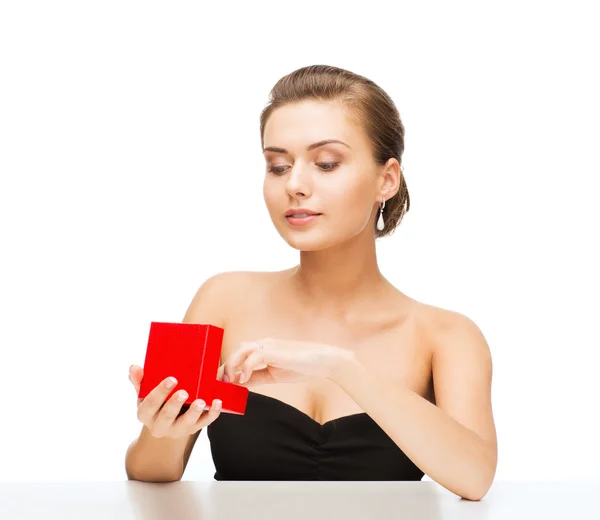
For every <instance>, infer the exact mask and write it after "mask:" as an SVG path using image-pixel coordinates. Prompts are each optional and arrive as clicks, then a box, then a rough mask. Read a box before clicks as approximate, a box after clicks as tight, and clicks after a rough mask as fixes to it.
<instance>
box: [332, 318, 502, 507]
mask: <svg viewBox="0 0 600 520" xmlns="http://www.w3.org/2000/svg"><path fill="white" fill-rule="evenodd" d="M451 314H452V316H453V322H454V325H453V326H451V327H449V328H448V329H447V330H446V331H445V332H443V333H441V334H440V337H439V338H438V339H439V344H438V345H437V346H436V349H435V352H434V354H433V358H432V371H433V383H434V390H435V396H436V405H434V404H432V403H430V402H429V401H427V400H426V399H424V398H423V397H421V396H420V395H418V394H417V393H415V392H413V391H412V390H409V389H406V388H405V389H401V390H399V389H398V386H397V384H396V383H394V382H392V381H391V380H389V379H387V378H385V377H382V376H380V375H378V374H375V373H374V372H372V371H371V370H369V369H367V368H366V367H365V366H364V365H363V364H361V363H360V362H359V361H358V360H357V359H356V357H354V356H352V355H350V356H344V357H343V358H342V359H341V360H340V363H339V365H337V367H336V369H335V371H334V372H333V374H332V375H331V376H330V379H331V380H332V381H334V382H335V383H337V384H338V385H339V386H340V387H341V388H342V389H344V391H345V392H346V393H347V394H348V395H349V396H350V397H351V398H352V399H353V400H354V401H355V402H356V403H357V404H358V405H359V406H360V407H361V408H362V409H363V410H364V411H365V412H367V413H368V414H369V415H370V416H371V417H372V418H373V420H374V421H375V422H377V423H378V424H379V426H380V427H381V428H382V429H383V430H384V431H385V432H386V433H387V434H388V435H389V437H390V438H391V439H392V440H393V441H394V442H395V443H396V444H397V445H398V446H399V447H400V449H401V450H402V451H404V452H405V453H406V455H407V456H408V457H409V458H410V459H411V460H412V461H413V462H414V463H415V464H416V465H417V466H418V467H419V468H420V469H421V470H422V471H423V472H424V473H425V474H426V475H428V476H429V477H430V478H431V479H433V480H435V481H436V482H437V483H439V484H441V485H442V486H444V487H445V488H447V489H449V490H450V491H452V492H453V493H455V494H457V495H459V496H461V497H463V498H466V499H469V500H479V499H481V498H482V497H483V496H484V495H485V494H486V493H487V492H488V490H489V488H490V487H491V485H492V482H493V480H494V475H495V473H496V465H497V458H498V455H497V453H498V451H497V440H496V429H495V425H494V419H493V415H492V407H491V380H492V360H491V355H490V351H489V348H488V345H487V342H486V340H485V338H484V337H483V334H482V333H481V331H480V330H479V328H478V327H477V326H476V325H475V323H473V322H472V321H471V320H470V319H469V318H467V317H466V316H464V315H462V314H459V313H454V312H451Z"/></svg>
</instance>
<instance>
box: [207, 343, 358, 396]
mask: <svg viewBox="0 0 600 520" xmlns="http://www.w3.org/2000/svg"><path fill="white" fill-rule="evenodd" d="M351 356H352V353H351V352H350V351H349V350H346V349H342V348H340V347H337V346H334V345H327V344H324V343H317V342H312V341H293V340H284V339H274V338H264V339H259V340H256V341H249V342H243V343H241V345H240V346H239V347H238V349H237V350H235V351H234V352H233V354H231V356H229V359H227V361H226V362H225V363H224V364H223V365H222V366H221V367H220V368H219V373H218V375H217V378H218V379H222V380H223V381H226V382H227V381H229V382H232V383H237V384H243V385H246V386H252V385H262V384H267V383H296V382H298V381H304V380H306V379H311V378H331V377H332V376H333V374H334V373H335V371H336V369H337V367H338V366H339V364H340V363H341V362H343V361H344V360H347V359H350V358H351ZM238 373H239V380H238V381H236V379H237V375H238Z"/></svg>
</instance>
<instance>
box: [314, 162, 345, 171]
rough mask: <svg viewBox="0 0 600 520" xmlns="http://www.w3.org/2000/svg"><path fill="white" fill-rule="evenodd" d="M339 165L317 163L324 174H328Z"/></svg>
mask: <svg viewBox="0 0 600 520" xmlns="http://www.w3.org/2000/svg"><path fill="white" fill-rule="evenodd" d="M338 164H340V163H317V166H318V167H319V168H321V169H322V170H325V171H326V172H330V171H331V170H333V169H334V168H335V167H336V166H337V165H338Z"/></svg>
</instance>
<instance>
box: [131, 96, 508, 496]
mask: <svg viewBox="0 0 600 520" xmlns="http://www.w3.org/2000/svg"><path fill="white" fill-rule="evenodd" d="M323 139H339V140H341V141H344V142H345V143H347V145H348V146H344V145H342V144H327V145H325V146H319V147H317V148H315V149H313V150H307V149H306V147H307V146H308V145H310V144H311V143H315V142H318V141H321V140H323ZM264 146H265V152H264V156H265V162H266V172H265V178H264V185H263V194H264V199H265V203H266V205H267V208H268V211H269V214H270V216H271V219H272V221H273V224H274V225H275V228H276V229H277V231H278V233H279V234H280V236H281V237H282V238H283V239H284V240H285V241H286V242H287V243H288V244H289V245H290V246H291V247H293V248H294V249H297V250H298V251H300V262H299V264H298V265H296V266H294V267H292V268H290V269H286V270H283V271H278V272H258V273H256V272H231V273H221V274H220V275H217V276H216V277H215V278H214V279H213V280H212V282H213V284H215V285H218V287H219V289H218V290H215V294H221V295H223V294H227V295H229V296H228V297H227V301H222V303H221V304H220V307H219V308H220V309H221V314H220V315H219V319H222V323H223V327H224V329H225V334H224V337H223V346H222V352H221V356H222V359H221V362H222V363H223V364H222V366H221V368H220V369H219V377H220V378H223V379H224V380H226V381H227V380H228V381H231V382H235V383H237V384H244V385H246V386H249V387H251V391H253V392H257V393H262V394H265V395H269V396H271V397H273V398H276V399H279V400H281V401H283V402H286V403H287V404H289V405H291V406H294V407H296V408H297V409H299V410H301V411H302V412H304V413H306V414H307V415H309V416H310V417H312V418H313V419H314V420H315V421H317V422H319V423H320V424H323V423H325V422H327V421H329V420H332V419H335V418H338V417H341V416H345V415H350V414H353V413H359V412H362V411H365V412H367V413H368V414H369V415H370V416H371V417H372V418H373V419H374V420H375V421H376V422H377V423H378V424H379V425H380V426H381V428H382V429H383V430H384V431H385V432H386V433H387V434H388V435H389V436H390V437H391V438H392V440H394V441H395V442H396V443H397V444H398V446H399V447H400V448H401V449H402V450H403V451H404V452H405V453H406V454H407V455H408V456H409V457H410V458H411V460H413V462H415V464H417V466H419V467H420V468H421V469H422V470H423V471H424V472H425V473H426V474H427V475H428V476H430V477H431V478H432V479H433V480H435V481H437V482H438V483H439V484H441V485H443V486H444V487H446V488H447V489H449V490H451V491H453V492H454V493H456V494H458V495H460V496H462V497H464V498H468V499H471V500H478V499H480V498H482V497H483V496H484V495H485V494H486V492H487V490H488V489H489V487H490V486H491V484H492V481H493V478H494V474H495V471H496V464H497V441H496V430H495V426H494V420H493V414H492V409H491V375H492V374H491V372H492V368H491V357H490V353H489V348H488V345H487V343H486V341H485V338H484V337H483V335H482V333H481V331H480V330H479V328H478V327H477V326H476V325H475V324H474V323H473V322H472V321H471V320H470V319H469V318H467V317H466V316H464V315H462V314H459V313H457V312H453V311H449V310H446V309H441V308H438V307H434V306H431V305H426V304H424V303H421V302H418V301H416V300H414V299H412V298H410V297H409V296H407V295H405V294H404V293H402V292H401V291H400V290H398V289H397V288H395V287H394V286H393V285H392V284H391V283H390V282H389V281H388V280H387V279H386V278H385V277H384V276H383V275H382V273H381V272H380V270H379V268H378V265H377V257H376V248H375V235H374V221H375V217H376V215H377V208H378V204H379V202H380V201H382V200H388V199H389V198H391V197H392V196H393V195H394V194H395V193H396V192H397V190H398V187H399V179H400V165H399V164H398V161H396V160H395V159H390V160H389V161H388V162H387V163H386V164H385V165H383V166H380V165H377V164H376V163H375V162H374V160H373V158H372V150H371V145H370V142H369V140H368V138H367V136H366V134H365V133H364V132H363V130H362V128H361V127H360V126H357V125H356V124H355V123H354V122H353V121H352V120H351V119H349V118H348V115H347V114H346V113H345V112H344V110H343V109H342V108H341V107H340V106H339V105H335V104H332V103H323V102H316V101H304V102H302V103H298V104H294V105H288V106H284V107H280V108H278V109H277V110H275V111H274V112H273V113H272V115H271V117H270V118H269V121H268V122H267V124H266V127H265V133H264ZM269 147H276V148H283V149H285V150H287V151H286V152H285V153H281V152H277V151H270V150H268V148H269ZM324 163H326V164H327V166H325V167H323V166H324ZM331 163H339V164H338V165H337V166H335V167H331V166H329V164H331ZM300 207H303V208H308V209H311V210H313V211H317V212H319V213H322V215H320V216H319V217H318V218H317V219H316V220H315V221H313V222H312V223H310V224H309V225H307V226H304V227H294V226H292V225H290V223H289V222H288V221H287V220H286V219H285V217H284V214H285V212H286V211H287V210H288V209H294V208H300ZM202 301H203V300H202V298H201V297H200V296H199V295H196V297H195V298H194V301H192V304H191V305H190V308H189V309H188V313H187V315H186V318H187V319H189V320H190V321H195V320H198V321H196V322H197V323H206V322H211V323H214V322H213V321H207V320H206V314H203V312H201V311H200V310H199V309H200V308H201V307H202V305H204V304H202V303H201V302H202ZM213 307H214V306H213ZM215 319H216V318H215ZM257 340H258V341H260V342H261V343H262V345H263V348H260V347H259V345H258V344H257V343H256V341H257ZM140 370H141V368H139V367H135V368H134V372H135V373H137V374H139V371H140ZM291 382H293V383H294V384H289V383H291ZM167 394H168V392H167ZM165 395H166V394H165ZM159 400H160V399H159V397H157V401H156V402H158V401H159ZM156 410H157V409H156V407H155V406H154V407H152V408H148V410H147V411H146V412H147V415H145V417H147V419H148V420H149V421H151V420H152V419H151V418H150V416H151V415H152V413H156ZM187 413H190V412H187ZM182 417H185V416H182ZM180 419H181V418H180ZM180 419H178V420H180ZM214 419H216V417H215V416H214V415H213V417H210V418H209V416H208V415H206V417H205V418H204V419H202V416H200V418H195V416H193V417H190V418H189V423H187V426H188V428H189V425H190V424H191V423H192V422H193V420H195V421H196V424H197V425H199V424H202V425H203V426H204V425H207V424H209V423H210V422H212V420H214ZM167 422H168V421H167ZM162 428H163V430H162V431H164V429H165V428H167V431H168V426H165V423H163V426H162ZM192 428H193V427H192ZM189 431H190V430H189V429H187V430H186V432H187V433H188V437H187V441H186V455H184V461H185V462H184V467H185V463H186V462H187V457H189V452H190V451H191V447H192V446H193V443H194V442H195V439H196V436H194V435H191V436H189Z"/></svg>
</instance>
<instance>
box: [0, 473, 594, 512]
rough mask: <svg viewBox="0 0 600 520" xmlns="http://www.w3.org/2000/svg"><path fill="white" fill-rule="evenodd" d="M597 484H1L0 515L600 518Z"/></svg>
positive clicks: (229, 482) (429, 482) (427, 482)
mask: <svg viewBox="0 0 600 520" xmlns="http://www.w3.org/2000/svg"><path fill="white" fill-rule="evenodd" d="M599 502H600V481H582V482H574V481H567V482H552V481H549V482H527V481H525V482H515V481H496V482H494V484H493V486H492V488H491V489H490V491H489V492H488V494H487V495H486V496H485V497H484V498H483V499H482V500H480V501H478V502H471V501H468V500H464V499H461V498H460V497H458V496H456V495H454V494H453V493H450V492H449V491H448V490H446V489H444V488H442V487H441V486H439V485H438V484H436V483H435V482H431V481H422V482H234V481H226V482H225V481H222V482H214V481H213V482H193V481H185V480H184V481H180V482H172V483H164V484H158V483H148V482H138V481H122V482H80V483H58V482H57V483H44V482H40V483H34V482H31V483H30V482H21V483H18V482H14V483H13V482H0V518H1V519H2V520H22V519H23V520H24V519H33V518H36V519H37V518H43V519H47V520H55V519H61V520H62V519H77V520H93V519H99V518H103V519H110V520H124V519H144V520H158V519H161V520H162V519H167V520H184V519H192V518H193V519H196V520H213V519H236V520H248V519H260V520H269V519H275V518H276V519H278V520H280V519H286V518H289V519H309V520H317V519H321V518H323V519H327V520H353V519H360V520H370V519H387V518H394V519H402V520H408V519H427V520H433V519H460V520H468V519H471V518H473V519H477V520H492V519H494V520H495V519H498V518H502V519H508V520H519V519H527V520H534V519H538V518H539V519H543V520H547V519H554V518H560V519H565V518H566V519H577V520H584V519H600V506H599Z"/></svg>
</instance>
